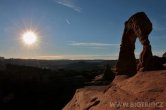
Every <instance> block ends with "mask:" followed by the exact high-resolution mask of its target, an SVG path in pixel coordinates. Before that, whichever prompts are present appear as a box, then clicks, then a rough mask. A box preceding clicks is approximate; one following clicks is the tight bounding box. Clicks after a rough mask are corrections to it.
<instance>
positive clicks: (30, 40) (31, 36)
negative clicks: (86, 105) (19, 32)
mask: <svg viewBox="0 0 166 110" xmlns="http://www.w3.org/2000/svg"><path fill="white" fill-rule="evenodd" d="M22 38H23V41H24V43H25V44H27V45H32V44H35V43H36V41H37V35H36V33H35V32H33V31H27V32H25V33H24V34H23V36H22Z"/></svg>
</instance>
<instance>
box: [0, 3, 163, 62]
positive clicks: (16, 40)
mask: <svg viewBox="0 0 166 110" xmlns="http://www.w3.org/2000/svg"><path fill="white" fill-rule="evenodd" d="M165 4H166V1H164V0H158V1H156V0H0V14H1V16H0V56H4V57H6V58H38V59H117V58H118V54H119V45H120V42H121V37H122V33H123V29H124V22H125V21H126V20H127V19H128V18H129V17H130V16H131V15H132V14H134V13H136V12H139V11H144V12H145V13H146V14H147V15H148V17H149V18H150V20H151V21H152V23H153V31H152V32H151V34H150V35H149V39H150V41H151V45H152V51H153V54H154V55H159V56H161V55H162V54H163V53H164V52H165V51H166V49H165V47H166V43H165V40H166V22H165V21H166V12H165V10H166V7H165ZM30 29H31V30H32V31H35V32H36V33H37V35H38V41H37V43H35V44H34V45H33V46H27V45H25V44H23V42H22V39H21V38H22V34H23V33H24V32H26V31H27V30H30ZM141 50H142V46H141V44H140V43H139V41H137V43H136V50H135V53H136V56H138V55H139V53H140V52H141Z"/></svg>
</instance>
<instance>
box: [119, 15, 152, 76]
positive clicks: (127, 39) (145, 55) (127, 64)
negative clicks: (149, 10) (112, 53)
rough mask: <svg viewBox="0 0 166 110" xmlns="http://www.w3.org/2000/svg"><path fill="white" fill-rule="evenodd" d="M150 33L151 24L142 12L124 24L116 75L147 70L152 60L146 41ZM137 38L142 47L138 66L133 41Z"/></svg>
mask: <svg viewBox="0 0 166 110" xmlns="http://www.w3.org/2000/svg"><path fill="white" fill-rule="evenodd" d="M151 31H152V23H151V21H150V20H149V18H148V17H147V15H146V14H145V13H144V12H138V13H136V14H134V15H133V16H131V17H130V18H129V19H128V21H126V22H125V28H124V33H123V36H122V42H121V45H120V52H119V59H118V62H117V64H116V71H117V75H120V74H127V75H134V74H135V73H136V72H137V70H144V71H145V70H148V69H149V63H150V62H149V61H150V60H151V59H152V51H151V45H150V42H149V39H148V35H149V33H150V32H151ZM137 37H138V38H139V40H140V42H141V44H142V45H143V51H142V52H141V55H140V60H139V64H138V66H137V64H136V58H135V55H134V50H135V41H136V38H137Z"/></svg>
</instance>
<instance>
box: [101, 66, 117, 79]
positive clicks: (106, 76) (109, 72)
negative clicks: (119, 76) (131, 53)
mask: <svg viewBox="0 0 166 110" xmlns="http://www.w3.org/2000/svg"><path fill="white" fill-rule="evenodd" d="M114 78H115V73H113V72H112V70H111V67H110V65H109V64H107V65H106V67H105V70H104V71H103V79H105V80H107V81H111V82H112V81H113V80H114Z"/></svg>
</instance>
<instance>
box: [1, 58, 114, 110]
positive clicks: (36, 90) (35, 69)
mask: <svg viewBox="0 0 166 110" xmlns="http://www.w3.org/2000/svg"><path fill="white" fill-rule="evenodd" d="M108 62H109V64H110V65H111V66H112V65H114V64H115V63H116V61H102V60H98V61H97V60H96V61H94V60H93V61H70V60H59V61H41V60H40V61H39V60H18V59H8V60H5V59H3V60H1V61H0V110H16V109H17V110H18V109H21V110H39V109H40V110H41V109H42V110H61V109H62V108H63V107H64V106H65V105H66V104H67V103H68V102H69V101H70V100H71V98H72V97H73V95H74V93H75V90H76V89H78V88H81V87H83V86H85V83H86V82H89V81H91V80H92V79H93V78H94V77H95V76H96V75H98V74H100V73H101V72H102V70H103V69H104V66H105V64H107V63H108Z"/></svg>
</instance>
